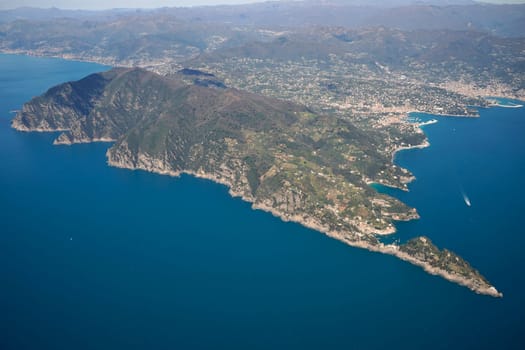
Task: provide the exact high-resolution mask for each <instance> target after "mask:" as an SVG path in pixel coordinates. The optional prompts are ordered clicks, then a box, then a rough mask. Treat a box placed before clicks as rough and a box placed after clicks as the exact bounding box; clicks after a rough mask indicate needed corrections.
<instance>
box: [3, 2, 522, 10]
mask: <svg viewBox="0 0 525 350" xmlns="http://www.w3.org/2000/svg"><path fill="white" fill-rule="evenodd" d="M292 1H293V0H292ZM257 2H267V0H194V1H192V0H182V1H180V0H176V1H174V0H150V1H148V0H113V1H111V2H108V1H102V0H92V1H89V2H87V1H85V0H5V1H2V3H1V4H0V10H10V9H16V8H21V7H35V8H53V7H54V8H59V9H66V10H74V9H78V10H106V9H115V8H159V7H192V6H213V5H239V4H250V3H257ZM286 2H290V1H286ZM385 2H387V3H388V1H385ZM477 2H484V3H493V4H523V3H525V0H483V1H477Z"/></svg>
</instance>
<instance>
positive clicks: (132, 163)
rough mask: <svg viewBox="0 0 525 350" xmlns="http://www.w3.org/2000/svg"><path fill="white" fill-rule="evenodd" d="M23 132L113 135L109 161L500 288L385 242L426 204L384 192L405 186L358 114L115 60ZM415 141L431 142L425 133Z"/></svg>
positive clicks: (479, 289) (434, 254) (31, 110)
mask: <svg viewBox="0 0 525 350" xmlns="http://www.w3.org/2000/svg"><path fill="white" fill-rule="evenodd" d="M12 127H13V128H15V129H17V130H20V131H45V132H47V131H53V132H56V131H58V132H60V134H59V136H58V137H57V138H56V140H55V144H66V145H69V144H74V143H83V142H97V141H112V142H114V143H113V145H112V146H111V147H110V148H109V149H108V151H107V158H108V164H110V165H112V166H116V167H122V168H128V169H143V170H146V171H151V172H156V173H160V174H168V175H172V176H178V175H179V174H181V173H187V174H191V175H194V176H197V177H202V178H207V179H210V180H212V181H215V182H218V183H221V184H224V185H226V186H228V188H229V189H230V193H231V194H232V195H233V196H239V197H242V198H243V199H244V200H246V201H248V202H250V203H252V205H253V207H254V208H257V209H262V210H265V211H268V212H271V213H272V214H274V215H276V216H278V217H280V218H282V219H283V220H287V221H294V222H298V223H300V224H302V225H304V226H306V227H309V228H312V229H314V230H317V231H320V232H323V233H325V234H326V235H328V236H330V237H333V238H335V239H338V240H340V241H342V242H344V243H346V244H348V245H350V246H354V247H359V248H364V249H368V250H370V251H375V252H379V253H384V254H390V255H394V256H396V257H398V258H400V259H402V260H405V261H408V262H410V263H412V264H414V265H417V266H420V267H422V268H423V269H424V270H425V271H427V272H429V273H431V274H435V275H439V276H441V277H443V278H445V279H447V280H449V281H452V282H455V283H457V284H460V285H462V286H465V287H468V288H469V289H471V290H472V291H474V292H476V293H479V294H486V295H490V296H494V297H501V296H502V294H501V293H500V292H498V291H497V290H496V288H495V287H493V286H492V285H491V284H490V283H489V282H488V281H487V280H486V279H485V278H484V277H483V276H482V275H481V274H480V273H479V272H478V271H477V270H476V269H474V268H473V267H472V266H470V264H468V263H467V262H466V261H464V260H463V259H462V258H461V257H459V256H458V255H456V254H454V253H452V252H450V251H448V250H446V249H445V250H440V249H438V248H437V247H436V246H434V244H433V243H432V242H431V241H430V239H428V238H426V237H418V238H415V239H413V240H410V241H409V242H407V243H405V244H402V245H398V244H384V243H382V242H381V241H380V240H379V239H378V238H377V235H381V234H390V233H393V232H395V229H394V226H393V222H394V221H399V220H412V219H416V218H418V214H417V212H416V210H415V209H413V208H409V207H407V206H406V205H405V204H403V203H402V202H400V201H399V200H397V199H395V198H392V197H389V196H386V195H383V194H380V193H377V192H376V191H375V190H374V189H372V188H371V187H370V186H369V185H368V183H369V182H370V181H374V182H380V183H386V184H392V185H395V186H398V187H401V188H402V187H403V186H406V182H408V181H410V179H411V178H412V177H411V174H410V173H409V172H408V171H407V170H404V169H401V168H399V167H397V166H395V165H393V164H392V160H391V152H390V153H389V152H384V151H382V152H380V151H378V149H383V150H384V149H387V148H388V147H387V146H388V145H385V144H384V143H381V141H379V140H378V138H377V135H374V133H367V132H364V131H363V130H362V129H360V128H358V127H356V126H355V125H354V124H353V123H352V122H351V121H349V120H347V119H343V118H338V117H334V116H333V115H326V114H323V113H320V112H318V111H314V110H312V109H311V108H309V107H306V106H304V105H301V104H298V103H295V102H286V101H283V100H280V99H276V98H272V97H268V96H263V95H259V94H255V93H250V92H245V91H242V90H238V89H235V88H229V87H227V84H226V83H224V82H223V81H221V80H219V79H218V78H216V77H215V76H214V75H213V74H211V73H206V72H201V71H198V70H195V69H182V70H180V71H178V72H177V73H176V74H171V75H170V76H161V75H158V74H156V73H153V72H150V71H147V70H144V69H140V68H115V69H112V70H109V71H107V72H103V73H97V74H93V75H90V76H88V77H86V78H84V79H81V80H79V81H76V82H68V83H64V84H61V85H58V86H56V87H53V88H51V89H49V90H48V91H47V92H46V93H45V94H43V95H42V96H39V97H35V98H33V99H32V100H31V101H30V102H28V103H26V104H25V105H24V106H23V108H22V109H21V111H19V112H18V113H17V115H16V117H15V118H14V119H13V121H12ZM416 135H419V136H417V137H416V138H414V144H418V143H420V142H423V141H424V135H423V136H421V134H416Z"/></svg>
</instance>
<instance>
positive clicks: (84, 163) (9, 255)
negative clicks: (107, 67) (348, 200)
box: [0, 55, 525, 349]
mask: <svg viewBox="0 0 525 350" xmlns="http://www.w3.org/2000/svg"><path fill="white" fill-rule="evenodd" d="M101 69H104V67H101V66H97V65H94V64H88V63H79V62H67V61H63V60H53V59H43V58H34V57H23V56H8V55H0V220H1V223H2V224H1V229H0V349H116V348H125V349H210V348H212V349H290V348H300V349H328V348H342V349H384V348H387V347H388V348H394V349H398V348H402V349H489V348H490V349H493V348H498V349H522V348H523V346H524V344H525V343H524V335H523V332H524V331H525V329H524V328H525V327H524V323H523V321H524V318H525V317H524V310H525V305H524V300H525V297H524V291H523V287H524V285H525V283H524V282H525V281H524V274H523V271H524V268H525V261H524V258H523V254H522V252H521V250H522V249H523V248H524V243H525V238H524V237H523V236H524V233H525V232H524V230H523V228H522V225H523V224H522V220H520V219H521V212H523V209H524V207H525V205H524V204H523V203H522V198H524V197H525V196H524V193H523V192H524V190H523V186H522V180H523V174H524V172H523V171H524V170H525V157H524V156H525V153H524V152H525V144H524V143H525V141H524V140H525V138H524V137H523V136H524V133H525V123H524V122H525V116H524V112H523V111H524V110H523V109H513V110H511V109H506V110H504V109H501V108H496V109H490V110H483V111H482V112H481V113H482V117H481V118H479V119H475V120H474V119H440V122H439V123H438V124H436V125H432V126H429V127H428V128H427V132H428V134H429V137H430V141H431V143H432V147H430V148H428V149H425V150H417V151H408V152H403V153H400V154H399V156H398V161H399V163H400V164H402V165H403V166H407V167H409V168H410V169H411V170H413V172H414V173H415V174H416V176H418V180H417V181H416V182H415V183H414V184H413V185H412V186H411V189H412V191H411V192H410V193H408V194H401V196H402V198H403V200H405V201H406V202H407V203H409V204H411V205H414V206H416V207H417V208H418V209H419V211H420V213H421V215H422V219H421V220H420V221H418V222H413V223H408V224H403V225H399V227H400V230H401V232H400V233H399V236H400V237H401V238H402V239H406V238H409V237H411V236H413V235H419V234H426V235H428V236H430V237H431V238H432V239H433V240H434V241H435V242H436V243H437V244H439V245H440V246H446V247H449V248H451V249H453V250H455V251H457V252H458V253H460V254H461V255H463V256H464V257H465V258H467V259H469V260H470V261H471V262H472V263H473V264H474V265H475V266H476V267H478V268H479V269H480V270H481V271H482V272H483V273H484V274H485V275H487V277H488V278H489V279H490V280H491V281H492V282H493V283H494V284H495V285H496V286H497V287H498V288H499V289H500V290H502V291H503V292H504V293H505V297H504V298H503V299H494V298H490V297H486V296H479V295H476V294H474V293H472V292H470V291H469V290H467V289H466V288H462V287H459V286H457V285H454V284H452V283H449V282H447V281H444V280H443V279H441V278H439V277H434V276H430V275H428V274H426V273H424V272H423V271H422V270H421V269H419V268H417V267H414V266H412V265H409V264H407V263H404V262H402V261H400V260H397V259H396V258H393V257H390V256H385V255H380V254H375V253H370V252H367V251H363V250H360V249H354V248H351V247H348V246H345V245H344V244H342V243H339V242H337V241H335V240H332V239H329V238H327V237H325V236H323V235H322V234H319V233H317V232H314V231H311V230H308V229H305V228H302V227H301V226H299V225H296V224H291V223H283V222H281V221H280V220H279V219H277V218H274V217H273V216H271V215H269V214H267V213H264V212H260V211H253V210H251V209H250V206H249V205H248V204H247V203H244V202H242V201H241V200H239V199H232V198H230V197H229V195H228V193H227V190H226V188H225V187H223V186H220V185H216V184H213V183H211V182H208V181H204V180H198V179H194V178H191V177H188V176H183V177H182V178H180V179H174V178H170V177H166V176H158V175H154V174H148V173H145V172H133V171H128V170H123V169H115V168H110V167H107V166H106V164H105V156H104V153H105V150H106V148H107V147H108V145H107V144H87V145H75V146H72V147H67V146H61V147H57V146H52V145H51V142H52V140H53V136H52V135H46V134H38V133H29V134H28V133H19V132H15V131H13V130H11V129H10V127H9V120H10V119H11V118H12V116H13V115H12V114H9V111H10V110H13V109H18V108H20V106H21V105H22V103H23V102H25V101H26V100H28V99H29V98H30V97H31V96H34V95H37V94H40V93H42V92H44V91H45V90H46V89H47V88H49V87H50V86H52V85H54V84H56V83H59V82H62V81H66V80H71V79H78V78H80V77H82V76H84V75H86V74H88V73H90V72H93V71H98V70H101ZM461 190H463V191H464V192H465V193H466V194H467V195H468V196H469V197H470V199H471V202H472V206H471V207H466V205H465V203H464V201H463V198H462V196H461V194H460V193H461Z"/></svg>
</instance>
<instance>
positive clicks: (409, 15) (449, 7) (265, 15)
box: [0, 0, 525, 37]
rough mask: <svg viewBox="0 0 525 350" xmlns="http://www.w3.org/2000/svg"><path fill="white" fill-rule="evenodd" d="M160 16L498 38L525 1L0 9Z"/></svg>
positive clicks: (522, 21)
mask: <svg viewBox="0 0 525 350" xmlns="http://www.w3.org/2000/svg"><path fill="white" fill-rule="evenodd" d="M148 14H155V15H159V14H160V15H162V16H166V15H167V16H170V17H173V18H174V19H177V20H181V19H184V20H186V21H189V22H215V23H224V24H229V25H242V26H245V25H249V26H259V27H265V26H266V27H268V26H269V27H304V26H312V25H315V26H342V27H346V28H363V27H372V26H385V27H390V28H398V29H402V30H414V29H453V30H477V31H484V32H488V33H492V34H495V35H498V36H513V37H516V36H522V35H523V28H525V4H521V5H519V4H516V5H495V4H487V3H479V2H474V1H460V0H458V1H290V2H281V1H277V2H263V3H255V4H247V5H229V6H206V7H191V8H163V9H156V10H134V9H121V10H107V11H74V10H59V9H55V8H52V9H35V8H20V9H15V10H5V11H0V23H2V22H4V23H5V22H12V21H17V20H22V21H24V20H49V19H58V18H74V19H81V18H82V19H89V20H94V21H101V20H110V19H115V18H119V17H122V16H129V15H139V16H140V15H148Z"/></svg>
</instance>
